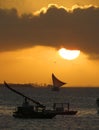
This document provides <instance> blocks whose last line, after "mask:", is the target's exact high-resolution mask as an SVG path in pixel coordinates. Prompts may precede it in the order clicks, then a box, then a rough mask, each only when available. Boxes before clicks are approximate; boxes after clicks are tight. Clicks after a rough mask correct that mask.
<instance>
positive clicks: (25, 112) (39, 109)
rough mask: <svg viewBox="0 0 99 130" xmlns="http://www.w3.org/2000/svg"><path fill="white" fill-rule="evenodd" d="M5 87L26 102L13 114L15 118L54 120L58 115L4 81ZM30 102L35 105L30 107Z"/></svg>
mask: <svg viewBox="0 0 99 130" xmlns="http://www.w3.org/2000/svg"><path fill="white" fill-rule="evenodd" d="M4 86H5V87H7V88H8V89H10V90H11V91H13V92H15V93H17V94H18V95H20V96H22V97H23V98H24V102H23V104H22V106H19V107H17V110H16V111H15V112H13V116H14V117H15V118H37V119H40V118H41V119H47V118H48V119H52V118H53V117H55V116H56V115H57V113H56V112H54V111H52V110H47V109H46V106H45V105H43V104H41V103H40V102H38V101H35V100H33V99H31V98H29V97H27V96H25V95H24V94H22V93H20V92H18V91H16V90H15V89H13V88H12V87H10V85H8V84H7V83H6V82H5V81H4ZM29 101H31V102H32V103H33V104H35V105H30V104H29Z"/></svg>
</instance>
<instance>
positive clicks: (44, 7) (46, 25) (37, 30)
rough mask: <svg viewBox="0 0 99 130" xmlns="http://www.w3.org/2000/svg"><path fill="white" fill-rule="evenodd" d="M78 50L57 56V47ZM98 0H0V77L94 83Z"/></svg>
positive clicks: (98, 57) (98, 56) (98, 63)
mask: <svg viewBox="0 0 99 130" xmlns="http://www.w3.org/2000/svg"><path fill="white" fill-rule="evenodd" d="M62 47H64V48H67V49H70V50H80V52H81V53H80V55H79V57H78V58H76V59H74V60H66V59H63V58H62V57H61V56H60V55H59V53H58V50H59V49H60V48H62ZM98 48H99V1H98V0H94V1H93V0H83V1H81V0H69V1H65V0H62V1H61V0H58V1H56V0H47V1H44V0H39V2H38V1H34V0H0V75H1V76H0V82H1V83H3V82H4V80H5V81H7V82H10V83H37V84H51V83H52V80H51V74H52V73H54V74H55V75H56V76H57V77H58V78H59V79H60V80H62V81H64V82H67V84H66V86H78V87H80V86H81V87H97V86H99V80H98V77H99V49H98Z"/></svg>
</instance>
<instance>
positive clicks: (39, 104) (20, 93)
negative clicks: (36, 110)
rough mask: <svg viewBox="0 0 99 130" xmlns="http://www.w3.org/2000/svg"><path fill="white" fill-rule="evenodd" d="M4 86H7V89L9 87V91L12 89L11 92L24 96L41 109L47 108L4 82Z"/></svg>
mask: <svg viewBox="0 0 99 130" xmlns="http://www.w3.org/2000/svg"><path fill="white" fill-rule="evenodd" d="M4 85H5V87H7V88H8V89H10V90H11V91H13V92H15V93H17V94H19V95H20V96H22V97H25V98H26V99H28V100H30V101H32V102H33V103H35V104H37V105H39V106H40V107H45V106H44V105H42V104H41V103H39V102H37V101H35V100H33V99H31V98H29V97H27V96H25V95H24V94H22V93H20V92H18V91H16V90H15V89H13V88H11V87H10V86H9V85H8V84H7V83H6V82H5V81H4Z"/></svg>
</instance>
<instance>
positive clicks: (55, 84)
mask: <svg viewBox="0 0 99 130" xmlns="http://www.w3.org/2000/svg"><path fill="white" fill-rule="evenodd" d="M52 82H53V85H52V90H53V91H59V89H60V87H61V86H62V85H64V84H67V83H65V82H62V81H60V80H59V79H58V78H56V76H55V75H54V74H53V73H52Z"/></svg>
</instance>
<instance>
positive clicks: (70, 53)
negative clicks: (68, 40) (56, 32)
mask: <svg viewBox="0 0 99 130" xmlns="http://www.w3.org/2000/svg"><path fill="white" fill-rule="evenodd" d="M58 52H59V55H60V56H61V57H62V58H64V59H67V60H73V59H76V58H77V57H78V56H79V55H80V50H68V49H65V48H61V49H60V50H59V51H58Z"/></svg>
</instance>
